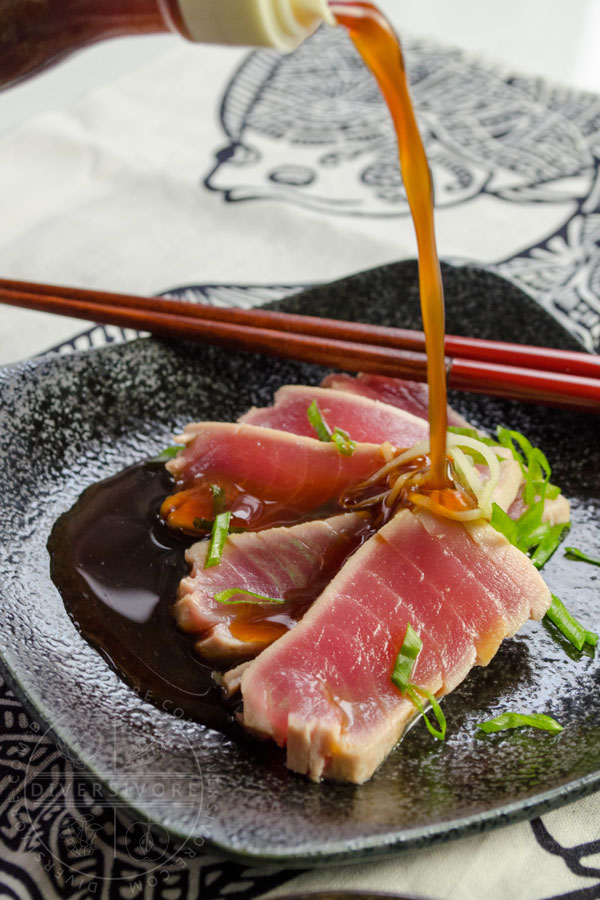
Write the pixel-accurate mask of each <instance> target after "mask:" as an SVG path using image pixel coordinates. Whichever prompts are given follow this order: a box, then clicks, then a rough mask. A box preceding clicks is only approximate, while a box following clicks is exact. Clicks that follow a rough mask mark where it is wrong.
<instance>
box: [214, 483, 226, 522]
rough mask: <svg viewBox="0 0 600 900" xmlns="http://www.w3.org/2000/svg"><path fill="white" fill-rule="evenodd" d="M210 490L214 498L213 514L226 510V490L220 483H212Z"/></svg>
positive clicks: (216, 514)
mask: <svg viewBox="0 0 600 900" xmlns="http://www.w3.org/2000/svg"><path fill="white" fill-rule="evenodd" d="M210 492H211V494H212V498H213V515H214V516H218V515H219V513H222V512H225V491H224V490H223V488H222V487H220V485H218V484H211V486H210Z"/></svg>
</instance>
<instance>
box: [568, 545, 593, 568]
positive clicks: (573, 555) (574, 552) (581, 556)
mask: <svg viewBox="0 0 600 900" xmlns="http://www.w3.org/2000/svg"><path fill="white" fill-rule="evenodd" d="M565 555H566V556H568V557H569V559H578V560H580V561H581V562H586V563H590V564H591V565H592V566H600V559H598V558H597V557H595V556H588V555H587V553H584V552H583V550H578V549H577V547H565Z"/></svg>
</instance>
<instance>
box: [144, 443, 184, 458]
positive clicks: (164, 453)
mask: <svg viewBox="0 0 600 900" xmlns="http://www.w3.org/2000/svg"><path fill="white" fill-rule="evenodd" d="M182 450H183V444H175V445H174V446H173V447H165V449H164V450H161V451H160V453H159V454H158V456H154V457H153V458H152V460H151V462H165V461H166V460H168V459H174V457H176V456H177V454H178V453H180V452H181V451H182Z"/></svg>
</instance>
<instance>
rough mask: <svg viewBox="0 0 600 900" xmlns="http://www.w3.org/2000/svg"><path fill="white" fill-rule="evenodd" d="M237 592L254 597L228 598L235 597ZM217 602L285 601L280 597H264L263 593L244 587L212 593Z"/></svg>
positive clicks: (259, 602) (257, 602) (258, 602)
mask: <svg viewBox="0 0 600 900" xmlns="http://www.w3.org/2000/svg"><path fill="white" fill-rule="evenodd" d="M239 594H244V596H248V597H254V598H256V599H254V600H244V599H242V600H230V599H229V598H230V597H237V596H238V595H239ZM213 596H214V598H215V600H216V601H217V603H231V604H235V603H256V604H257V605H260V604H262V603H285V600H282V599H281V597H265V595H264V594H257V593H256V592H255V591H247V590H246V589H245V588H227V590H225V591H218V592H217V593H216V594H213Z"/></svg>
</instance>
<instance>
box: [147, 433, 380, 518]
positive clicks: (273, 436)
mask: <svg viewBox="0 0 600 900" xmlns="http://www.w3.org/2000/svg"><path fill="white" fill-rule="evenodd" d="M178 440H180V441H181V442H182V443H184V444H185V445H186V446H185V449H184V450H182V451H181V452H180V453H179V454H178V455H177V456H176V457H175V458H174V459H172V460H170V461H169V462H168V463H167V468H168V469H169V471H170V472H171V473H172V474H173V475H174V476H175V478H176V480H177V485H178V487H179V488H180V489H181V490H180V491H179V493H177V494H175V495H173V496H171V497H167V499H166V500H165V501H164V503H163V505H162V508H161V514H162V516H163V518H164V519H165V520H166V521H167V523H168V524H169V525H171V526H172V527H174V528H180V529H182V530H184V531H189V532H191V533H194V532H195V531H198V530H199V529H198V528H195V527H194V522H195V521H196V522H197V521H199V520H200V521H202V520H211V519H212V518H213V515H214V513H213V495H212V492H211V484H218V485H219V486H220V487H221V488H222V490H223V491H224V494H225V497H224V501H225V506H226V508H227V509H229V510H231V512H232V524H233V525H236V526H249V527H252V528H254V529H256V528H266V527H269V526H271V525H282V524H289V523H296V522H298V521H299V520H300V519H306V518H307V517H308V515H309V513H312V512H314V511H315V510H321V509H323V508H327V507H329V508H330V512H331V511H333V509H334V507H335V505H336V502H337V499H338V498H339V497H340V495H341V494H343V493H344V491H345V490H346V489H347V488H348V487H350V485H353V484H356V482H359V481H361V480H363V479H365V478H367V477H368V476H369V475H371V474H373V473H374V472H375V471H377V469H379V468H380V467H381V466H382V465H383V464H384V463H385V462H386V461H387V460H388V459H389V458H390V456H391V454H392V448H391V447H390V445H389V444H382V445H378V444H357V446H356V449H355V450H354V452H353V453H352V455H351V456H345V455H343V454H341V453H340V452H339V451H338V449H337V447H336V446H335V444H333V443H322V442H321V441H315V440H312V439H311V438H306V437H301V436H298V435H292V434H288V433H286V432H283V431H275V430H271V429H269V428H259V427H258V426H253V425H240V424H231V423H225V422H200V423H197V424H192V425H188V426H187V428H186V429H185V431H184V433H183V434H182V435H181V436H180V437H179V438H178ZM200 530H201V529H200Z"/></svg>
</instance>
